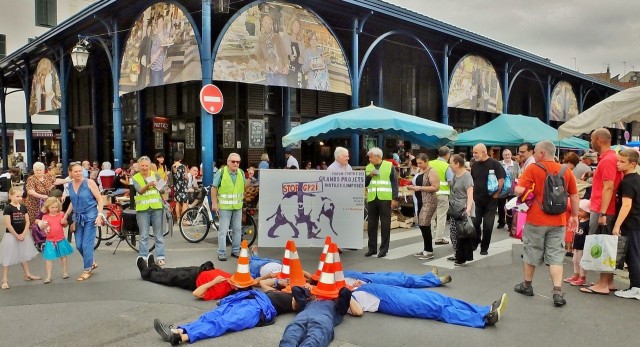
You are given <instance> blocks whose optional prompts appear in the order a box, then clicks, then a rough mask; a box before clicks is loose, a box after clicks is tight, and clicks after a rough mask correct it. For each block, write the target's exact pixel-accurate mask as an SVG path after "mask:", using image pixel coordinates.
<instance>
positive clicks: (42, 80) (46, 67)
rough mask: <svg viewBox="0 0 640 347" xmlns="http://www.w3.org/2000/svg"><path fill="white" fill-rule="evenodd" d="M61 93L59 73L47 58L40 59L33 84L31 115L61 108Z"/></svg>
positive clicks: (30, 105)
mask: <svg viewBox="0 0 640 347" xmlns="http://www.w3.org/2000/svg"><path fill="white" fill-rule="evenodd" d="M60 105H61V92H60V80H59V79H58V72H57V71H56V69H54V68H53V63H52V62H51V60H49V59H47V58H42V59H40V62H38V66H37V67H36V73H35V74H34V75H33V83H31V98H30V100H29V114H30V115H32V116H33V115H34V114H38V113H41V112H47V111H53V110H57V109H59V108H60Z"/></svg>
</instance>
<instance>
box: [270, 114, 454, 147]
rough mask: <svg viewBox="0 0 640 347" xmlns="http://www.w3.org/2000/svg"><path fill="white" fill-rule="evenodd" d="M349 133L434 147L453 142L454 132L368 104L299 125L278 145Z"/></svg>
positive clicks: (420, 119) (441, 125) (432, 123)
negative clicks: (378, 136)
mask: <svg viewBox="0 0 640 347" xmlns="http://www.w3.org/2000/svg"><path fill="white" fill-rule="evenodd" d="M353 134H365V135H378V134H382V135H384V136H396V137H400V138H403V139H405V140H409V141H411V143H416V144H420V145H422V146H424V147H428V148H437V147H440V146H444V145H446V144H447V143H449V142H451V141H454V140H455V139H456V137H457V134H458V133H457V132H456V130H455V129H453V128H452V127H451V126H449V125H445V124H441V123H438V122H434V121H431V120H428V119H424V118H420V117H416V116H412V115H408V114H405V113H400V112H396V111H391V110H387V109H385V108H381V107H376V106H374V105H371V106H367V107H361V108H357V109H354V110H349V111H345V112H340V113H335V114H332V115H328V116H325V117H322V118H318V119H316V120H313V121H311V122H307V123H304V124H302V125H299V126H297V127H295V128H293V129H291V131H290V132H289V133H288V134H287V135H286V136H284V137H283V138H282V145H283V146H285V147H286V146H289V145H291V144H293V143H296V142H298V141H301V140H308V139H310V138H316V139H323V138H339V137H349V136H351V135H353Z"/></svg>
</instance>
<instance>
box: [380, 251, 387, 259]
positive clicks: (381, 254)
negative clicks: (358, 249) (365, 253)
mask: <svg viewBox="0 0 640 347" xmlns="http://www.w3.org/2000/svg"><path fill="white" fill-rule="evenodd" d="M386 256H387V252H380V253H378V258H384V257H386Z"/></svg>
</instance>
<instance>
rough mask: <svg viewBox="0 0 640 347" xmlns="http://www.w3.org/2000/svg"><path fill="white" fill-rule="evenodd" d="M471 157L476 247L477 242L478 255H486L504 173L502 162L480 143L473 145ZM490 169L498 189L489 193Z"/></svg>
mask: <svg viewBox="0 0 640 347" xmlns="http://www.w3.org/2000/svg"><path fill="white" fill-rule="evenodd" d="M473 159H474V163H473V165H472V166H471V177H473V200H474V202H475V205H476V210H475V212H476V217H475V219H474V226H475V228H476V248H477V245H478V244H479V245H480V255H487V254H489V252H488V251H489V244H490V243H491V234H492V233H493V224H494V223H495V219H496V209H497V207H498V195H499V194H500V191H501V190H502V185H503V184H504V178H505V176H506V174H505V171H504V168H503V167H502V164H500V162H499V161H497V160H495V159H493V158H491V157H489V155H487V147H486V146H485V145H484V144H482V143H479V144H477V145H475V146H474V147H473ZM491 171H493V172H494V173H495V175H496V178H497V179H498V189H497V190H496V191H495V192H491V193H490V192H489V189H488V185H487V180H488V178H489V173H490V172H491Z"/></svg>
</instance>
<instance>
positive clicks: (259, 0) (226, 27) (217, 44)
mask: <svg viewBox="0 0 640 347" xmlns="http://www.w3.org/2000/svg"><path fill="white" fill-rule="evenodd" d="M265 2H273V0H257V1H254V2H252V3H249V4H247V5H245V6H243V7H242V8H241V9H239V10H238V11H236V13H234V14H233V16H231V18H229V20H228V21H227V23H225V25H224V26H223V27H222V29H221V30H220V33H218V37H217V38H216V42H215V43H214V45H213V49H212V51H211V58H212V59H213V61H214V62H215V58H216V56H217V55H218V49H219V48H220V44H221V43H222V39H223V38H224V35H225V34H226V33H227V31H228V30H229V28H230V27H231V25H232V24H233V23H234V22H235V21H236V19H237V18H238V17H240V16H241V15H242V14H243V13H244V12H245V11H247V10H248V9H249V8H251V7H253V6H258V5H260V4H262V3H265ZM295 5H296V6H300V8H302V9H304V10H305V11H309V13H311V14H313V15H314V16H315V17H316V18H317V19H318V21H320V23H322V25H324V27H325V28H327V30H328V31H329V33H331V36H333V39H334V40H336V42H337V43H338V46H339V47H340V51H341V52H342V57H343V58H344V60H345V65H346V66H347V71H348V72H349V80H350V81H351V80H352V78H351V76H352V74H353V73H354V72H353V71H351V63H350V60H349V56H348V55H347V54H346V51H345V49H344V46H343V45H342V42H340V40H338V37H337V36H336V33H335V31H333V29H332V28H331V27H330V26H329V25H328V24H327V22H326V21H325V20H324V19H323V18H322V17H320V16H319V15H318V14H317V13H316V12H315V11H313V10H311V9H309V8H308V7H305V6H302V5H298V4H295ZM358 81H359V79H358Z"/></svg>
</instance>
